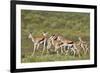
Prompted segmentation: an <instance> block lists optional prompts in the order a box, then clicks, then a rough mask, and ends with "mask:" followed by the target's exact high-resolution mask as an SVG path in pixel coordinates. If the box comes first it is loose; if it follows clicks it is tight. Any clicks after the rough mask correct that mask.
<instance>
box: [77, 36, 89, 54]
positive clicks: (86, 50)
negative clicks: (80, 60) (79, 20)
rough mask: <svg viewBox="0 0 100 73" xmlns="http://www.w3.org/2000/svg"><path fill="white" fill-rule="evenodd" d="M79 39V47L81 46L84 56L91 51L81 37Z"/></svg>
mask: <svg viewBox="0 0 100 73" xmlns="http://www.w3.org/2000/svg"><path fill="white" fill-rule="evenodd" d="M78 39H79V43H78V44H77V45H78V46H80V47H81V48H82V50H83V52H84V54H86V53H87V52H88V50H89V48H88V46H87V43H86V42H84V41H83V40H82V39H81V37H79V38H78Z"/></svg>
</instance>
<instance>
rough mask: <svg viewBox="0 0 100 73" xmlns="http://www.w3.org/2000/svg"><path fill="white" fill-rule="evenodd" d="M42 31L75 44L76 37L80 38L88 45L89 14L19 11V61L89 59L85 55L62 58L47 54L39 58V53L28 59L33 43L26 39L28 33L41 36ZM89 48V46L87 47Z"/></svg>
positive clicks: (62, 56) (61, 56)
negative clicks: (60, 36)
mask: <svg viewBox="0 0 100 73" xmlns="http://www.w3.org/2000/svg"><path fill="white" fill-rule="evenodd" d="M43 31H47V32H48V33H49V34H48V36H50V35H52V34H55V33H56V34H60V35H63V36H64V37H65V38H67V39H71V40H73V41H75V42H77V41H78V37H79V36H80V37H82V39H83V40H84V41H86V42H87V43H88V44H89V42H90V40H89V39H90V14H89V13H79V12H55V11H53V12H52V11H35V10H21V54H22V56H21V59H22V63H23V62H44V61H64V60H84V59H89V57H90V55H89V53H88V54H87V55H82V56H81V57H77V56H74V57H73V56H72V55H68V56H64V55H59V56H57V55H55V54H48V55H46V54H45V55H43V56H40V55H39V53H41V52H39V51H37V53H36V54H37V55H36V56H34V57H32V58H30V57H29V56H30V55H31V54H32V50H33V43H32V41H31V40H29V39H28V35H29V32H32V35H33V36H38V35H41V33H42V32H43ZM88 47H89V45H88Z"/></svg>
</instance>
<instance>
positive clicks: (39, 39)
mask: <svg viewBox="0 0 100 73" xmlns="http://www.w3.org/2000/svg"><path fill="white" fill-rule="evenodd" d="M28 38H29V39H31V40H32V42H33V43H34V50H33V53H32V56H33V55H34V54H35V50H36V49H37V50H38V49H39V46H40V44H43V51H42V54H43V53H44V50H45V49H46V42H47V33H46V32H43V33H42V36H36V37H35V36H32V33H30V34H29V36H28Z"/></svg>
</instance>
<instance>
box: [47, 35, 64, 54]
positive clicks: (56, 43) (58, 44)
mask: <svg viewBox="0 0 100 73" xmlns="http://www.w3.org/2000/svg"><path fill="white" fill-rule="evenodd" d="M62 44H63V43H62V42H61V41H58V40H56V38H55V36H54V35H52V36H51V37H50V38H49V39H48V46H47V47H48V49H50V47H51V46H54V48H55V49H54V50H55V52H56V53H57V55H58V54H59V53H58V49H59V48H60V49H61V53H63V51H62V46H61V45H62Z"/></svg>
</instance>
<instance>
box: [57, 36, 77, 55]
mask: <svg viewBox="0 0 100 73" xmlns="http://www.w3.org/2000/svg"><path fill="white" fill-rule="evenodd" d="M55 37H56V39H57V40H59V41H61V42H62V43H63V44H62V47H64V51H65V49H66V47H67V51H65V52H66V54H67V53H68V51H69V50H71V51H73V53H74V55H76V51H77V53H78V54H79V50H78V49H77V47H76V45H75V43H74V42H73V41H71V40H67V39H66V38H64V37H63V36H60V35H58V36H55Z"/></svg>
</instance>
